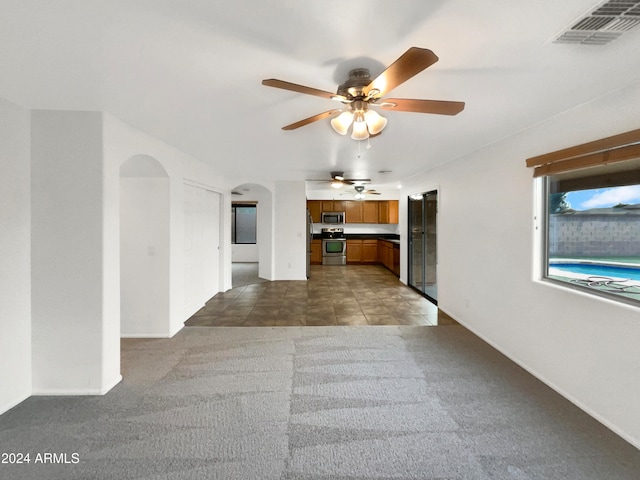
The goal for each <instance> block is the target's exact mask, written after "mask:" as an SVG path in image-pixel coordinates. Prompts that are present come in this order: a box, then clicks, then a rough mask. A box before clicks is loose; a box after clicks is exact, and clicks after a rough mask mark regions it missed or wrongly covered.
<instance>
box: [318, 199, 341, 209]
mask: <svg viewBox="0 0 640 480" xmlns="http://www.w3.org/2000/svg"><path fill="white" fill-rule="evenodd" d="M321 203H322V211H323V212H344V200H321Z"/></svg>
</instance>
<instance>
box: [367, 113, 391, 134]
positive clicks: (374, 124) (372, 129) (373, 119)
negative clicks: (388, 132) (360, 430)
mask: <svg viewBox="0 0 640 480" xmlns="http://www.w3.org/2000/svg"><path fill="white" fill-rule="evenodd" d="M364 119H365V121H366V123H367V128H368V129H369V133H370V134H371V135H377V134H378V133H380V132H381V131H382V130H384V127H386V126H387V119H386V118H384V117H383V116H382V115H380V114H379V113H378V112H376V111H374V110H367V111H366V112H365V114H364Z"/></svg>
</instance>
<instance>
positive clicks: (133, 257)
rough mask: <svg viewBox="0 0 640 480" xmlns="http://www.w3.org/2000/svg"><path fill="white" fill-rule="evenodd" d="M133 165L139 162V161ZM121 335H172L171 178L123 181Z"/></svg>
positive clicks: (121, 182)
mask: <svg viewBox="0 0 640 480" xmlns="http://www.w3.org/2000/svg"><path fill="white" fill-rule="evenodd" d="M129 161H133V162H135V161H136V157H134V158H133V159H130V160H129ZM120 273H121V277H120V278H121V281H120V335H121V336H122V337H155V336H165V335H167V333H168V332H169V325H170V321H169V311H170V308H169V297H170V292H169V178H168V177H167V175H166V173H164V177H163V176H158V177H127V176H123V177H122V178H121V179H120Z"/></svg>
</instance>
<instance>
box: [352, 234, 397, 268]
mask: <svg viewBox="0 0 640 480" xmlns="http://www.w3.org/2000/svg"><path fill="white" fill-rule="evenodd" d="M375 263H380V264H382V265H384V266H385V267H387V268H388V269H389V270H391V271H392V272H393V273H394V274H396V275H397V276H400V245H398V244H397V243H393V242H388V241H385V240H378V239H366V240H360V239H347V264H350V265H358V264H375Z"/></svg>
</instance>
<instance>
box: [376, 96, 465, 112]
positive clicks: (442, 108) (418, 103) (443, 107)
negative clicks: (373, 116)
mask: <svg viewBox="0 0 640 480" xmlns="http://www.w3.org/2000/svg"><path fill="white" fill-rule="evenodd" d="M394 104H395V106H394ZM380 108H382V109H383V110H395V111H397V112H417V113H435V114H437V115H457V114H458V113H460V112H461V111H462V110H464V102H448V101H445V100H414V99H411V98H385V99H384V103H383V104H381V105H380Z"/></svg>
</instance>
